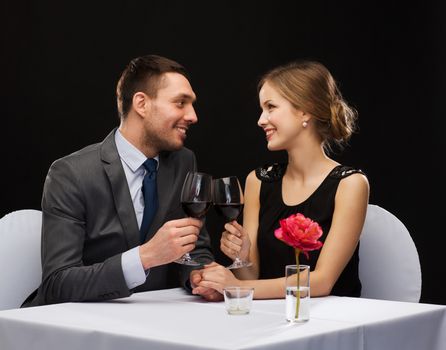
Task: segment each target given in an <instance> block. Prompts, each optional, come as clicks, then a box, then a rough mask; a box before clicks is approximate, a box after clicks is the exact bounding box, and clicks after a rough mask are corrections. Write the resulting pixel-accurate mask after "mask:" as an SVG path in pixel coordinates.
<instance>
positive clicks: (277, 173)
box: [256, 163, 287, 182]
mask: <svg viewBox="0 0 446 350" xmlns="http://www.w3.org/2000/svg"><path fill="white" fill-rule="evenodd" d="M286 167H287V164H285V163H274V164H271V165H264V166H261V167H258V168H257V169H256V176H257V178H258V179H259V180H260V181H263V182H275V181H278V180H280V179H281V178H282V177H283V174H285V170H286Z"/></svg>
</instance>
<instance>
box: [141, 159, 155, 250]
mask: <svg viewBox="0 0 446 350" xmlns="http://www.w3.org/2000/svg"><path fill="white" fill-rule="evenodd" d="M157 164H158V162H157V161H156V160H155V159H152V158H148V159H147V160H146V161H145V162H144V163H143V166H144V168H146V170H147V172H146V175H144V180H143V181H142V189H141V191H142V193H143V196H144V215H143V217H142V223H141V228H140V230H139V233H140V240H141V243H144V241H145V238H146V235H147V231H148V230H149V227H150V224H151V223H152V220H153V218H154V216H155V214H156V210H157V209H158V191H157V189H156V166H157Z"/></svg>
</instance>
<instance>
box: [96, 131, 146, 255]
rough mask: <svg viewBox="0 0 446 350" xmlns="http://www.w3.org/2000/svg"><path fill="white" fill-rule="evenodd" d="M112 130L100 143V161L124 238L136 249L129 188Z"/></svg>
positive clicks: (136, 235) (135, 232)
mask: <svg viewBox="0 0 446 350" xmlns="http://www.w3.org/2000/svg"><path fill="white" fill-rule="evenodd" d="M115 132H116V129H114V130H113V131H112V132H111V133H110V134H109V135H108V136H107V137H106V138H105V140H104V141H103V142H102V146H101V160H102V164H103V166H104V170H105V172H106V174H107V177H108V179H109V180H110V185H111V189H112V192H113V199H114V203H115V208H116V211H117V213H118V216H119V220H120V222H121V225H122V228H123V230H124V236H125V238H126V240H127V244H128V247H129V248H132V247H136V246H137V245H139V244H140V242H139V229H138V222H137V220H136V215H135V210H134V208H133V202H132V199H131V196H130V191H129V187H128V185H127V180H126V177H125V173H124V170H123V168H122V163H121V159H120V158H119V154H118V150H117V148H116V143H115Z"/></svg>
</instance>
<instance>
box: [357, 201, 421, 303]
mask: <svg viewBox="0 0 446 350" xmlns="http://www.w3.org/2000/svg"><path fill="white" fill-rule="evenodd" d="M359 278H360V280H361V283H362V293H361V297H363V298H371V299H384V300H394V301H409V302H419V301H420V296H421V267H420V260H419V256H418V252H417V248H416V246H415V244H414V242H413V240H412V237H411V236H410V234H409V231H408V230H407V228H406V227H405V226H404V224H403V223H402V222H401V221H400V220H399V219H398V218H397V217H396V216H395V215H393V214H392V213H390V212H388V211H387V210H385V209H383V208H381V207H379V206H377V205H373V204H369V205H368V208H367V216H366V219H365V223H364V228H363V230H362V233H361V238H360V245H359Z"/></svg>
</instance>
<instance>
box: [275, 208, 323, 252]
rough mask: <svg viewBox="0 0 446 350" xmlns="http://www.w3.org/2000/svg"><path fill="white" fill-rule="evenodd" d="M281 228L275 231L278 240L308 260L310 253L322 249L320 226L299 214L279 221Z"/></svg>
mask: <svg viewBox="0 0 446 350" xmlns="http://www.w3.org/2000/svg"><path fill="white" fill-rule="evenodd" d="M279 223H280V228H278V229H277V230H275V231H274V235H275V236H276V238H278V239H280V240H281V241H283V242H285V243H286V244H288V245H289V246H291V247H293V248H294V249H298V251H299V252H303V253H304V254H305V256H306V257H307V258H308V252H309V251H311V250H316V249H319V248H320V247H322V242H320V241H318V239H319V238H320V237H321V236H322V229H321V227H320V226H319V224H318V223H317V222H315V221H313V220H311V219H309V218H306V217H305V216H304V215H302V214H300V213H297V214H294V215H291V216H289V217H288V218H286V219H282V220H280V221H279Z"/></svg>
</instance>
